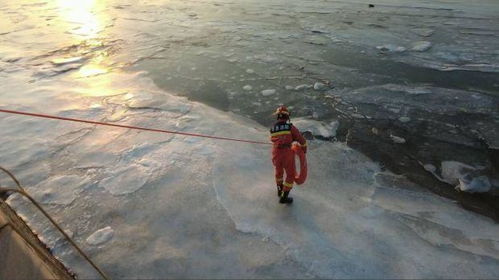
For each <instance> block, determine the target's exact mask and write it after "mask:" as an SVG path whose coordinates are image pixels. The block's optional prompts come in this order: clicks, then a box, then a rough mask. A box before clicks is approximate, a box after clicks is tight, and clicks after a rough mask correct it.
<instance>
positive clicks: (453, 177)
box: [441, 161, 475, 186]
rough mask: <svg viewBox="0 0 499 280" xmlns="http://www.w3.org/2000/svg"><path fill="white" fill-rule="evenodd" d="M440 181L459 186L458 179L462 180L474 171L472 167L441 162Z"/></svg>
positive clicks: (452, 162)
mask: <svg viewBox="0 0 499 280" xmlns="http://www.w3.org/2000/svg"><path fill="white" fill-rule="evenodd" d="M441 167H442V179H443V180H444V181H445V182H447V183H449V184H451V185H454V186H455V185H457V184H459V179H461V178H463V177H464V176H465V175H466V174H467V173H469V172H471V171H474V170H475V168H474V167H473V166H469V165H467V164H464V163H461V162H458V161H443V162H442V165H441Z"/></svg>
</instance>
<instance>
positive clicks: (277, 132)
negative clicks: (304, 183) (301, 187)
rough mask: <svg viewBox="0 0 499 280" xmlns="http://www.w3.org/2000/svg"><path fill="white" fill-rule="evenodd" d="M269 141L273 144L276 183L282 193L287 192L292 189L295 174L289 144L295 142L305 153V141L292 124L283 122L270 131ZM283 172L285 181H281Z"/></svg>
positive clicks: (293, 159)
mask: <svg viewBox="0 0 499 280" xmlns="http://www.w3.org/2000/svg"><path fill="white" fill-rule="evenodd" d="M270 140H271V141H272V143H273V147H272V163H273V164H274V167H275V180H276V183H277V185H279V186H280V185H282V186H283V191H289V190H291V188H293V183H294V182H295V173H296V167H295V153H294V151H293V150H291V144H292V143H293V142H294V141H297V142H298V143H300V145H301V146H302V149H303V151H304V152H305V153H306V152H307V141H306V140H305V138H303V136H302V135H301V133H300V131H299V130H298V129H297V128H296V127H295V126H294V125H293V124H292V123H288V122H287V121H285V120H281V121H278V122H277V123H275V124H274V126H273V127H272V128H271V129H270ZM284 171H286V180H283V176H284Z"/></svg>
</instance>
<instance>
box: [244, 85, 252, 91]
mask: <svg viewBox="0 0 499 280" xmlns="http://www.w3.org/2000/svg"><path fill="white" fill-rule="evenodd" d="M243 89H244V90H246V91H250V90H252V89H253V87H252V86H250V85H245V86H244V87H243Z"/></svg>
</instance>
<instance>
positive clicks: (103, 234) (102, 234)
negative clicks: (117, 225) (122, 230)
mask: <svg viewBox="0 0 499 280" xmlns="http://www.w3.org/2000/svg"><path fill="white" fill-rule="evenodd" d="M113 236H114V230H113V229H112V228H111V227H109V226H107V227H105V228H101V229H99V230H97V231H96V232H94V233H92V235H90V236H89V237H88V238H87V243H88V244H90V245H94V246H97V245H102V244H104V243H106V242H108V241H109V240H111V239H112V238H113Z"/></svg>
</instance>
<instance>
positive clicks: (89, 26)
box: [57, 0, 102, 38]
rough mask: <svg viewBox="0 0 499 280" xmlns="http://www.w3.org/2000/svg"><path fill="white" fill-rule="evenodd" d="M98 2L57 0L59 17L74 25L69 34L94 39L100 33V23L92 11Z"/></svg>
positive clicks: (90, 0) (94, 0)
mask: <svg viewBox="0 0 499 280" xmlns="http://www.w3.org/2000/svg"><path fill="white" fill-rule="evenodd" d="M97 3H98V0H57V4H58V6H59V10H60V14H61V17H62V18H63V19H64V20H65V21H66V22H68V23H72V24H75V25H76V26H75V28H73V29H72V30H70V31H69V33H71V34H75V35H79V36H82V37H87V38H95V37H96V36H97V34H98V33H99V32H100V31H101V28H102V26H101V22H100V21H99V18H98V17H97V16H96V15H95V11H94V9H95V8H96V4H97Z"/></svg>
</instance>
